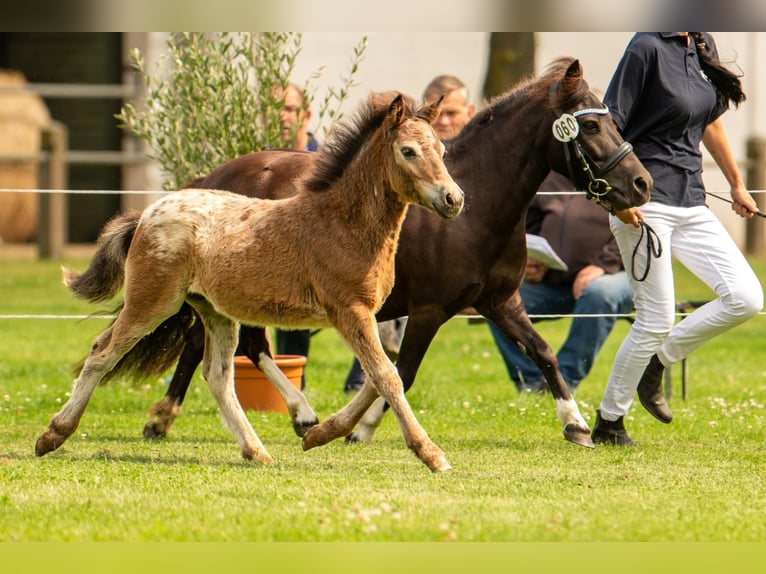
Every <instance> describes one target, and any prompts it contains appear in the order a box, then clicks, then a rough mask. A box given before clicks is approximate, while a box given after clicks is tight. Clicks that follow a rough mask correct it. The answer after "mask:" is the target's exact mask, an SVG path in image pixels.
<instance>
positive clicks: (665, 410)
mask: <svg viewBox="0 0 766 574" xmlns="http://www.w3.org/2000/svg"><path fill="white" fill-rule="evenodd" d="M663 372H665V367H664V365H663V364H662V363H661V362H660V359H659V357H658V356H657V355H656V354H654V355H652V358H651V359H649V364H648V365H647V366H646V369H645V370H644V374H643V375H641V380H640V381H639V382H638V388H637V389H636V390H637V392H638V400H639V401H641V405H642V406H643V407H644V408H645V409H646V410H647V411H649V413H650V414H651V415H652V416H653V417H654V418H656V419H657V420H658V421H660V422H663V423H665V424H668V423H669V422H670V421H672V420H673V413H671V412H670V408H669V407H668V403H666V402H665V397H664V396H663V394H662V373H663Z"/></svg>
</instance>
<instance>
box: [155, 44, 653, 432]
mask: <svg viewBox="0 0 766 574" xmlns="http://www.w3.org/2000/svg"><path fill="white" fill-rule="evenodd" d="M557 138H559V139H557ZM446 145H447V154H446V156H445V163H446V164H447V168H448V169H449V171H450V174H451V175H452V176H453V178H454V179H455V180H456V181H457V182H458V183H459V184H460V186H461V187H462V189H463V190H464V192H465V194H466V209H465V210H464V213H463V214H462V215H461V216H460V217H459V218H457V219H456V220H455V221H450V222H449V223H447V222H444V221H442V220H440V219H439V218H438V217H434V216H433V215H432V214H430V213H429V212H428V211H427V210H424V209H420V208H411V209H410V210H409V211H408V212H407V217H406V219H405V222H404V226H403V228H402V233H401V238H400V242H399V249H398V251H397V253H396V281H395V284H394V288H393V290H392V292H391V294H390V295H389V297H388V299H387V300H386V302H385V304H384V305H383V307H382V308H381V310H380V311H379V312H378V314H377V318H378V319H379V320H381V321H382V320H387V319H392V318H396V317H401V316H405V315H408V316H409V322H408V324H407V328H406V331H405V335H404V339H403V340H402V344H401V348H400V351H399V358H398V363H397V367H398V370H399V374H400V376H401V377H402V381H403V382H404V388H405V390H406V389H409V388H410V386H411V385H412V383H413V381H414V379H415V375H416V373H417V371H418V368H419V366H420V364H421V361H422V360H423V357H424V356H425V353H426V351H427V349H428V347H429V345H430V343H431V341H432V340H433V338H434V336H435V335H436V332H437V331H438V329H439V328H440V327H441V325H442V324H444V322H446V321H447V320H448V319H450V318H451V317H452V316H454V315H455V314H456V313H459V312H460V311H461V310H462V309H465V308H466V307H474V308H475V309H476V310H477V311H479V313H481V314H482V315H484V316H485V317H486V318H488V319H490V320H492V321H493V322H495V324H497V325H498V327H500V329H501V330H502V331H503V332H504V333H505V334H506V335H508V336H509V337H510V338H511V339H512V340H513V341H515V342H516V343H517V344H518V345H520V346H522V347H523V348H524V349H525V350H526V352H527V354H528V355H529V356H530V358H531V359H532V360H533V361H534V362H535V363H536V364H537V365H538V366H539V367H540V369H541V371H542V372H543V374H544V375H545V378H546V381H547V382H548V386H549V388H550V390H551V394H552V395H553V398H554V400H555V403H556V410H557V415H558V418H559V420H560V421H561V423H562V426H563V432H564V436H565V437H566V438H567V439H568V440H570V441H572V442H575V443H577V444H581V445H584V446H593V444H592V442H591V439H590V432H589V430H588V426H587V424H586V422H585V420H584V419H583V418H582V416H581V414H580V412H579V409H578V407H577V403H576V402H575V401H574V400H573V399H572V397H571V394H570V392H569V389H568V387H567V385H566V383H565V382H564V380H563V378H562V376H561V374H560V372H559V369H558V362H557V360H556V356H555V354H554V353H553V351H552V349H551V348H550V346H549V345H548V344H547V343H546V342H545V341H544V340H543V339H542V338H541V337H540V336H539V334H538V333H537V332H536V330H535V329H534V327H533V326H532V323H531V322H530V321H529V318H528V317H527V314H526V312H525V310H524V307H523V305H522V303H521V300H520V298H519V296H518V294H517V293H516V290H517V288H518V286H519V284H520V282H521V280H522V279H523V275H524V268H525V262H526V235H525V227H524V218H525V213H526V209H527V206H528V205H529V202H530V201H531V199H532V197H533V196H534V194H535V192H536V190H537V188H538V187H539V186H540V184H541V183H542V181H543V179H544V178H545V176H546V175H547V173H548V172H549V171H550V170H551V169H553V170H556V171H558V172H560V173H562V174H564V175H567V176H568V177H569V178H570V179H572V180H573V182H574V183H575V184H576V185H577V186H578V188H579V189H583V190H588V193H589V194H591V195H592V196H593V197H594V198H595V199H596V200H598V201H600V203H601V204H602V205H603V206H604V208H605V209H607V210H618V209H623V208H626V207H629V206H634V205H641V204H643V203H645V202H646V201H647V200H648V198H649V192H650V189H651V185H652V180H651V177H650V175H649V173H648V172H647V171H646V170H645V169H644V168H643V166H642V165H641V164H640V162H639V161H638V159H637V158H636V156H635V155H634V154H633V153H630V146H629V145H628V144H626V143H625V142H624V141H623V140H622V138H621V137H620V135H619V133H618V132H617V130H616V128H615V126H614V123H613V121H612V119H611V117H610V115H609V114H608V113H607V110H606V109H605V108H604V107H603V105H602V104H601V102H600V101H599V100H598V98H597V97H596V96H595V95H594V94H593V93H592V92H591V91H590V90H589V88H588V85H587V83H586V82H585V80H584V79H583V77H582V70H581V66H580V64H579V62H578V61H577V60H573V59H571V58H563V59H560V60H557V61H555V62H554V63H553V64H552V65H551V66H550V68H549V69H548V70H547V71H546V72H545V73H544V74H542V75H541V76H540V77H539V78H536V79H533V80H530V81H529V82H526V83H523V84H521V85H519V86H518V87H516V88H514V89H513V90H511V91H509V92H508V93H506V94H504V95H502V96H500V97H498V98H497V99H495V100H494V101H492V102H491V103H490V105H489V106H488V107H487V108H486V109H485V110H483V111H482V112H480V113H478V114H477V115H476V117H475V118H474V119H473V120H472V121H471V122H470V123H469V124H468V125H467V126H466V127H465V128H464V129H463V131H462V132H461V133H460V134H459V135H458V136H457V137H456V138H455V139H454V140H452V141H450V142H447V144H446ZM311 164H312V155H311V154H307V153H302V152H288V151H271V152H259V153H253V154H248V155H245V156H242V157H240V158H237V159H235V160H232V161H230V162H228V163H226V164H224V165H223V166H221V167H220V168H218V169H216V170H215V171H214V172H213V173H211V174H210V175H209V176H207V177H206V178H203V179H202V180H199V181H197V182H195V185H196V186H201V187H205V186H209V187H220V188H224V189H229V190H231V191H233V192H236V193H241V194H244V195H251V196H253V195H257V196H259V197H275V196H277V197H278V196H283V195H285V194H291V193H293V187H292V183H291V181H292V179H293V178H295V177H297V175H298V174H300V173H301V172H302V171H304V170H308V169H310V167H311ZM607 178H608V182H607ZM263 341H264V338H263V333H262V332H259V331H257V330H256V331H254V330H252V329H246V328H244V327H243V331H242V333H241V337H240V345H241V349H242V351H243V352H244V353H245V354H247V355H248V356H249V357H251V358H257V357H258V354H259V353H260V352H261V345H263ZM203 347H204V344H203V332H202V330H201V329H200V328H199V327H198V328H195V329H192V330H191V331H190V332H189V345H187V348H186V350H185V357H186V359H187V361H186V362H183V361H182V362H181V363H180V364H179V366H178V369H177V370H176V372H175V375H174V378H173V380H172V382H171V385H170V387H169V389H168V392H167V394H166V395H165V397H164V398H163V399H162V400H161V401H159V402H157V403H155V404H154V405H153V406H152V409H151V418H150V420H149V422H148V423H147V425H146V427H145V429H144V434H145V436H147V437H153V436H164V434H165V433H166V432H167V430H168V429H169V427H170V425H171V424H172V422H173V420H174V418H175V416H176V415H177V414H178V412H179V408H180V405H181V403H182V402H183V398H184V396H185V392H186V389H187V387H188V384H189V381H190V379H191V376H192V374H193V372H194V369H195V368H196V366H197V365H198V364H199V361H200V360H201V357H202V351H203ZM283 396H285V398H286V400H288V406H290V405H293V406H292V407H291V409H290V413H291V417H292V421H293V426H294V428H295V430H296V432H297V433H298V434H302V433H303V432H304V431H305V428H306V424H307V421H311V420H312V417H313V416H314V415H313V411H311V410H310V408H309V407H308V406H307V404H306V403H305V400H304V399H303V397H302V395H300V393H298V392H292V393H291V392H290V389H287V390H286V391H285V393H283ZM373 397H374V393H373V392H372V389H371V388H368V389H367V390H366V392H364V393H362V395H361V396H358V397H357V399H355V400H354V407H353V409H354V410H353V411H345V412H343V415H342V416H343V419H342V420H343V422H342V424H337V421H338V419H337V418H335V417H332V418H331V419H330V421H329V422H326V423H325V424H326V425H336V427H335V430H334V431H333V432H332V433H329V434H330V436H331V437H332V435H335V436H343V434H344V433H345V434H348V433H350V432H351V430H352V428H353V427H350V426H349V425H350V424H351V423H350V422H349V421H354V424H355V423H356V420H355V419H358V417H361V416H362V414H361V413H362V412H364V411H365V410H366V408H367V406H369V404H368V403H369V401H371V400H372V398H373ZM297 405H302V406H301V407H300V408H298V406H297ZM384 405H385V402H384V401H383V400H379V401H378V402H377V403H376V404H375V406H373V408H371V409H369V411H367V414H366V415H365V417H364V418H363V419H362V420H361V424H360V425H359V427H358V429H357V430H356V432H354V433H353V435H351V437H350V438H351V439H352V440H362V441H370V440H372V435H373V433H374V431H375V428H377V426H378V425H379V424H380V419H381V417H382V415H383V411H384ZM349 413H350V414H349ZM309 424H310V422H309ZM320 428H321V427H320ZM312 432H316V429H312ZM332 438H334V437H332ZM311 445H313V443H312V444H311ZM311 445H309V446H311Z"/></svg>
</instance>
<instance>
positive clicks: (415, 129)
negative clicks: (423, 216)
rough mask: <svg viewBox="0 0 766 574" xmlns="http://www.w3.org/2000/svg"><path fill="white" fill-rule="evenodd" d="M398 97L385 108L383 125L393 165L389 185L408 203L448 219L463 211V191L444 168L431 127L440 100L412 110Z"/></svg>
mask: <svg viewBox="0 0 766 574" xmlns="http://www.w3.org/2000/svg"><path fill="white" fill-rule="evenodd" d="M407 104H408V102H405V99H404V97H403V96H402V95H401V94H397V95H396V96H395V97H394V99H393V100H392V101H391V103H390V104H389V106H388V111H387V113H386V119H385V125H384V127H385V128H386V133H387V135H388V138H389V141H390V143H391V147H392V149H393V161H392V162H390V169H391V175H392V177H391V181H392V183H393V184H394V185H393V186H394V188H395V189H396V191H397V192H398V193H399V194H400V195H401V196H402V197H403V199H404V200H405V201H407V202H411V203H415V204H417V205H420V206H423V207H425V208H427V209H430V210H432V211H435V212H436V213H438V214H439V215H440V216H441V217H443V218H445V219H449V218H452V217H455V216H457V215H458V214H459V213H460V212H461V211H462V209H463V190H462V189H460V187H459V186H458V185H457V183H455V181H454V180H453V179H452V176H450V174H449V172H448V171H447V168H446V166H445V165H444V149H445V148H444V144H442V143H441V141H440V140H439V136H437V135H436V131H435V130H434V128H433V123H434V122H435V121H436V118H437V117H439V110H440V108H441V99H439V100H438V101H436V102H433V103H431V104H427V105H424V106H421V107H419V108H417V109H414V108H413V106H411V105H407Z"/></svg>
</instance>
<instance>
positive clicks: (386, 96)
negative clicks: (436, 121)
mask: <svg viewBox="0 0 766 574" xmlns="http://www.w3.org/2000/svg"><path fill="white" fill-rule="evenodd" d="M396 95H397V94H396V93H395V92H379V93H372V94H370V96H369V97H368V98H367V101H365V102H364V103H362V104H360V106H359V108H357V111H356V112H355V113H354V116H353V117H352V118H351V119H349V120H343V121H338V122H336V123H335V124H334V125H333V127H332V130H331V131H330V134H329V136H328V137H327V140H326V141H325V142H324V143H323V144H322V145H321V146H320V147H319V150H318V152H317V159H316V161H315V162H314V166H313V169H312V170H311V173H310V174H309V175H308V176H307V178H306V180H305V185H306V188H307V189H308V190H310V191H325V190H327V189H328V188H329V187H330V186H332V184H333V183H335V182H336V181H337V180H338V179H340V178H341V176H342V175H343V172H344V171H345V170H346V168H347V167H348V166H349V164H350V163H351V162H352V160H353V159H354V158H355V157H356V156H357V154H358V153H359V151H360V150H361V149H362V146H363V145H364V144H365V142H366V141H367V140H368V139H369V138H370V137H371V136H372V133H373V132H374V131H375V130H377V129H378V128H379V127H380V126H381V125H382V124H383V120H384V119H385V118H386V114H387V113H388V108H389V105H390V104H391V102H392V101H393V100H394V98H395V97H396ZM403 98H404V102H405V106H406V108H407V115H413V114H414V113H415V101H414V100H413V99H412V98H411V97H409V96H403Z"/></svg>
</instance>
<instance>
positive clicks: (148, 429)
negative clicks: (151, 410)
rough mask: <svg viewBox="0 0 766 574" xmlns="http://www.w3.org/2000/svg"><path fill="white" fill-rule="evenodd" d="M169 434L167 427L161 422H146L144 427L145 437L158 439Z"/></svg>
mask: <svg viewBox="0 0 766 574" xmlns="http://www.w3.org/2000/svg"><path fill="white" fill-rule="evenodd" d="M166 436H168V431H167V429H166V428H165V427H164V426H163V425H160V424H159V423H146V426H145V427H144V438H148V439H158V438H165V437H166Z"/></svg>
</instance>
